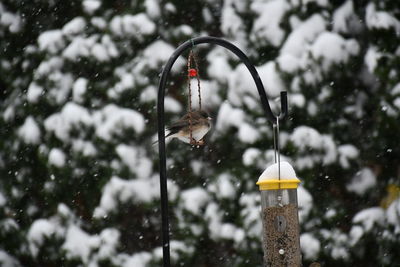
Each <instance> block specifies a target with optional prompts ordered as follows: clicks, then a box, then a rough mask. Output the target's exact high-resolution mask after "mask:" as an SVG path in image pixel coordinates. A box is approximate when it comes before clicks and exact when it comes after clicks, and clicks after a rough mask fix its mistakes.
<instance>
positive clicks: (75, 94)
mask: <svg viewBox="0 0 400 267" xmlns="http://www.w3.org/2000/svg"><path fill="white" fill-rule="evenodd" d="M87 85H88V80H87V79H86V78H82V77H81V78H78V79H77V80H76V81H75V83H74V86H73V88H72V99H73V100H74V101H75V102H77V103H82V102H83V100H84V98H83V96H84V94H85V93H86V90H87Z"/></svg>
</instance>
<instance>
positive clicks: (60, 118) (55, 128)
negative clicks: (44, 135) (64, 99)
mask: <svg viewBox="0 0 400 267" xmlns="http://www.w3.org/2000/svg"><path fill="white" fill-rule="evenodd" d="M90 124H92V117H91V116H90V114H89V112H88V111H87V109H86V108H84V107H82V106H79V105H78V104H76V103H73V102H68V103H66V104H65V105H64V107H63V109H62V110H61V112H60V113H55V114H53V115H51V116H50V117H48V118H47V119H46V120H45V121H44V127H45V129H46V130H47V131H49V132H54V134H55V135H56V137H57V138H59V139H60V140H68V139H69V135H70V130H72V129H73V128H74V127H79V126H81V125H90Z"/></svg>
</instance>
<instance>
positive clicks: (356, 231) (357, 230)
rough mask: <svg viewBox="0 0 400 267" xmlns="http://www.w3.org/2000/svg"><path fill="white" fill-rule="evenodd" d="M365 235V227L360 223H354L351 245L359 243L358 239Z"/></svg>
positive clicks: (350, 234)
mask: <svg viewBox="0 0 400 267" xmlns="http://www.w3.org/2000/svg"><path fill="white" fill-rule="evenodd" d="M363 235H364V228H363V227H362V226H359V225H354V226H353V227H351V229H350V233H349V236H350V240H351V241H350V245H352V246H354V245H355V244H357V243H358V241H359V240H360V239H361V237H362V236H363Z"/></svg>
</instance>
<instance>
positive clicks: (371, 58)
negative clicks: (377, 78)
mask: <svg viewBox="0 0 400 267" xmlns="http://www.w3.org/2000/svg"><path fill="white" fill-rule="evenodd" d="M381 57H382V53H380V52H378V49H377V48H376V47H374V46H372V47H369V48H368V50H367V53H366V54H365V56H364V62H365V65H366V66H367V68H368V71H369V72H370V73H374V71H375V68H376V67H377V66H378V60H379V59H380V58H381Z"/></svg>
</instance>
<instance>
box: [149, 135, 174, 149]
mask: <svg viewBox="0 0 400 267" xmlns="http://www.w3.org/2000/svg"><path fill="white" fill-rule="evenodd" d="M172 135H173V133H169V134H167V135H166V136H165V140H167V138H169V137H171V136H172ZM156 144H158V140H156V141H154V142H153V143H151V145H152V146H154V145H156Z"/></svg>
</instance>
